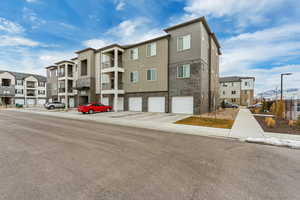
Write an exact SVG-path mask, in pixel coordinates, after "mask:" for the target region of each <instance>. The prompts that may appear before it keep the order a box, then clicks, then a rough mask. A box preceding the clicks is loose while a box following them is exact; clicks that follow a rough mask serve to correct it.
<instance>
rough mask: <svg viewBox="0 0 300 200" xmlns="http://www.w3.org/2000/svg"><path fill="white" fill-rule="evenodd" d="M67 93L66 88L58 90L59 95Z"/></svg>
mask: <svg viewBox="0 0 300 200" xmlns="http://www.w3.org/2000/svg"><path fill="white" fill-rule="evenodd" d="M65 92H66V88H59V89H58V93H65Z"/></svg>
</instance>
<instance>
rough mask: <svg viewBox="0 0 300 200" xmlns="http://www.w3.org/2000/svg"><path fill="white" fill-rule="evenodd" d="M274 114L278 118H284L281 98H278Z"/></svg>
mask: <svg viewBox="0 0 300 200" xmlns="http://www.w3.org/2000/svg"><path fill="white" fill-rule="evenodd" d="M276 116H277V117H279V118H282V119H284V118H285V104H284V101H283V100H280V102H279V106H278V109H277V112H276Z"/></svg>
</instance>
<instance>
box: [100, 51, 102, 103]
mask: <svg viewBox="0 0 300 200" xmlns="http://www.w3.org/2000/svg"><path fill="white" fill-rule="evenodd" d="M102 69H103V53H102V52H100V101H101V102H100V103H102V101H103V94H102Z"/></svg>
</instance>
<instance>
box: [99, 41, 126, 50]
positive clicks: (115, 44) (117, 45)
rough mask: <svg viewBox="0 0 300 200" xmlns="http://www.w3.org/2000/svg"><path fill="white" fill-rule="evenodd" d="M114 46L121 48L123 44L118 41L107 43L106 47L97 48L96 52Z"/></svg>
mask: <svg viewBox="0 0 300 200" xmlns="http://www.w3.org/2000/svg"><path fill="white" fill-rule="evenodd" d="M112 47H119V48H121V49H122V48H123V47H122V46H121V45H119V44H117V43H114V44H110V45H107V46H105V47H102V48H100V49H97V50H96V52H99V51H103V50H106V49H110V48H112Z"/></svg>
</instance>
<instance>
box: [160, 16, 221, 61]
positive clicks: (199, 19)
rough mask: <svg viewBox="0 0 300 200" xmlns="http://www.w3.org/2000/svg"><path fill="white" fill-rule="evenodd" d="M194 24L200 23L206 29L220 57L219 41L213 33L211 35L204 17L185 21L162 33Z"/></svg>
mask: <svg viewBox="0 0 300 200" xmlns="http://www.w3.org/2000/svg"><path fill="white" fill-rule="evenodd" d="M196 22H202V23H203V25H204V27H205V28H206V30H207V32H208V34H209V35H211V36H212V38H213V40H214V41H215V43H216V45H217V47H218V53H219V55H222V53H221V50H220V48H221V46H220V43H219V41H218V39H217V37H216V35H215V33H213V32H212V31H211V29H210V28H209V25H208V23H207V21H206V19H205V17H204V16H202V17H198V18H195V19H192V20H190V21H187V22H183V23H181V24H177V25H174V26H171V27H169V28H166V29H164V31H165V32H169V31H171V30H174V29H177V28H180V27H183V26H187V25H190V24H194V23H196Z"/></svg>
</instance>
